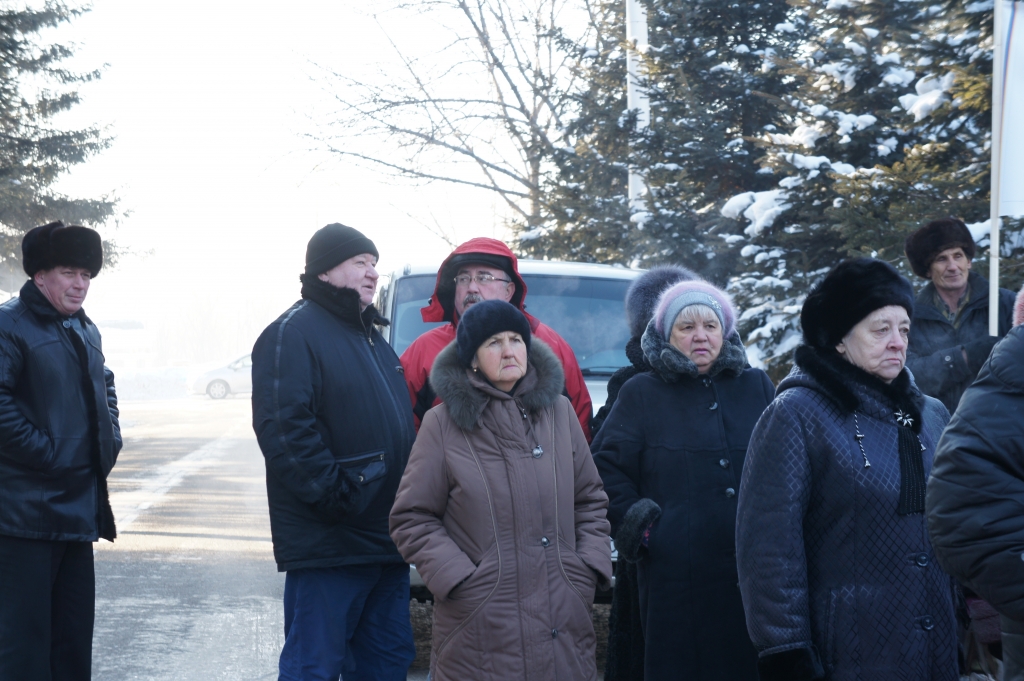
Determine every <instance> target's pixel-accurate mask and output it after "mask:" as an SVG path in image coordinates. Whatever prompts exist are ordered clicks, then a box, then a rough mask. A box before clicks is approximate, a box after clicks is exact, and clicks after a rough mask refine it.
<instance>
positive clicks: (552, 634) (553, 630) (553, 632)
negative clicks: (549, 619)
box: [551, 629, 558, 638]
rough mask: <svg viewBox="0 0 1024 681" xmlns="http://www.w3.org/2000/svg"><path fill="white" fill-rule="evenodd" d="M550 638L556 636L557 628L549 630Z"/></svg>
mask: <svg viewBox="0 0 1024 681" xmlns="http://www.w3.org/2000/svg"><path fill="white" fill-rule="evenodd" d="M551 638H558V629H552V630H551Z"/></svg>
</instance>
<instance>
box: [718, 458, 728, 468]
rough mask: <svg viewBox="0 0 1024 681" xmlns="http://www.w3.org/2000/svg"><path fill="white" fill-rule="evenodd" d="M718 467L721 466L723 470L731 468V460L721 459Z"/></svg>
mask: <svg viewBox="0 0 1024 681" xmlns="http://www.w3.org/2000/svg"><path fill="white" fill-rule="evenodd" d="M718 465H719V466H721V467H722V468H728V467H729V459H719V460H718Z"/></svg>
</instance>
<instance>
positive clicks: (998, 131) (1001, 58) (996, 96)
mask: <svg viewBox="0 0 1024 681" xmlns="http://www.w3.org/2000/svg"><path fill="white" fill-rule="evenodd" d="M1003 1H1004V0H995V7H994V8H993V10H992V169H991V173H990V177H991V178H992V187H991V190H990V194H991V202H992V204H991V207H990V209H989V224H990V225H991V231H990V233H989V241H990V246H989V258H988V262H989V271H988V284H989V292H988V332H989V335H992V336H998V335H999V228H1000V227H1001V226H1002V221H1003V218H1002V216H1001V215H1000V212H1001V211H1000V206H999V198H1000V197H999V195H1000V184H1001V177H1002V171H1003V149H1002V146H1003V81H1004V77H1005V74H1004V64H1005V60H1006V36H1004V35H1003V33H1004V31H1005V23H1006V22H1005V21H1004V18H1003V10H1004V7H1003Z"/></svg>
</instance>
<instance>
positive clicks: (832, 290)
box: [800, 258, 914, 349]
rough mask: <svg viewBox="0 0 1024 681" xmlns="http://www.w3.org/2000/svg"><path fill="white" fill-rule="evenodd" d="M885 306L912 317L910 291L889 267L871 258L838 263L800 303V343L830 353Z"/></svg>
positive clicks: (898, 274)
mask: <svg viewBox="0 0 1024 681" xmlns="http://www.w3.org/2000/svg"><path fill="white" fill-rule="evenodd" d="M889 305H900V306H902V307H903V308H905V309H906V311H907V314H908V315H909V316H910V317H913V316H914V288H913V287H912V286H911V285H910V282H909V281H907V279H906V278H905V277H904V276H903V275H901V274H900V273H899V272H897V271H896V269H895V268H894V267H893V266H892V265H890V264H889V263H887V262H884V261H882V260H874V259H872V258H858V259H856V260H847V261H846V262H842V263H839V264H838V265H836V266H835V267H834V268H833V269H832V271H831V272H829V273H828V274H827V275H825V278H824V279H823V280H822V281H821V282H820V283H819V284H818V285H817V286H815V287H814V289H813V290H812V291H811V292H810V294H809V295H808V296H807V300H805V301H804V306H803V309H802V310H801V311H800V325H801V326H802V327H803V334H804V343H805V344H807V345H810V346H811V347H815V348H824V349H834V348H835V346H836V345H837V344H838V343H839V341H841V340H843V338H844V337H845V336H846V334H847V333H849V331H850V329H852V328H853V327H854V326H856V325H857V324H858V323H859V322H860V321H861V320H862V319H864V318H865V317H867V316H868V315H869V314H871V313H872V312H874V311H875V310H878V309H880V308H883V307H888V306H889Z"/></svg>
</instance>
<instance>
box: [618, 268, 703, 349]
mask: <svg viewBox="0 0 1024 681" xmlns="http://www.w3.org/2000/svg"><path fill="white" fill-rule="evenodd" d="M696 278H697V275H696V274H694V273H693V272H691V271H690V270H688V269H686V268H685V267H680V266H679V265H659V266H657V267H652V268H651V269H649V270H647V271H646V272H644V273H643V274H641V275H640V276H639V277H637V278H636V279H634V280H633V283H632V284H630V285H629V290H628V291H626V321H627V322H628V323H629V335H630V337H632V338H640V337H641V336H643V335H644V331H646V330H647V324H648V323H649V322H650V321H651V317H653V316H654V308H655V307H657V306H658V298H660V297H661V294H662V293H664V292H665V291H666V290H667V289H668V288H669V287H670V286H673V285H674V284H678V283H679V282H681V281H692V280H694V279H696Z"/></svg>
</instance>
